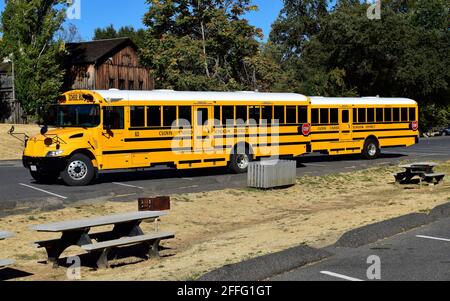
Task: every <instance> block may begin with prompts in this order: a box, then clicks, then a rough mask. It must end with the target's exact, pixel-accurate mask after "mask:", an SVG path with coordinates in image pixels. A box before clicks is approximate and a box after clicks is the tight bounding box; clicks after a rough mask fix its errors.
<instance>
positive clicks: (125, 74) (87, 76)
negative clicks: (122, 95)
mask: <svg viewBox="0 0 450 301" xmlns="http://www.w3.org/2000/svg"><path fill="white" fill-rule="evenodd" d="M138 61H139V60H138V55H137V53H136V51H135V50H134V49H133V48H132V47H126V48H124V49H122V50H121V51H119V52H117V53H116V54H115V55H114V56H113V57H112V58H111V60H108V61H106V62H104V63H103V64H102V65H100V66H98V67H97V68H95V67H94V65H81V66H72V67H71V68H70V71H69V72H70V76H69V77H70V78H69V85H68V86H69V87H68V88H69V89H87V90H93V89H98V90H107V89H110V88H115V89H120V88H122V89H124V90H139V89H142V90H153V89H154V82H153V78H152V76H151V72H150V71H149V70H148V69H146V68H143V67H140V66H139V62H138ZM121 83H122V87H121V86H120V85H121ZM111 84H112V86H111ZM131 85H132V86H131ZM141 85H142V86H141Z"/></svg>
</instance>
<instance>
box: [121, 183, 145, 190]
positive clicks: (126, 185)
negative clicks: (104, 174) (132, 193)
mask: <svg viewBox="0 0 450 301" xmlns="http://www.w3.org/2000/svg"><path fill="white" fill-rule="evenodd" d="M113 184H114V185H120V186H125V187H131V188H138V189H144V187H140V186H134V185H129V184H124V183H118V182H113Z"/></svg>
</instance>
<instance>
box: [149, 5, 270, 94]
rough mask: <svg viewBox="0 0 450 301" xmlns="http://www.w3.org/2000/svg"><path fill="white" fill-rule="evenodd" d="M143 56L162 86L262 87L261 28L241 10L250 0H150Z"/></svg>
mask: <svg viewBox="0 0 450 301" xmlns="http://www.w3.org/2000/svg"><path fill="white" fill-rule="evenodd" d="M147 2H148V3H149V4H150V9H149V11H148V12H147V14H146V15H145V17H144V24H145V25H146V26H147V28H148V29H147V35H146V41H145V47H144V49H143V51H142V61H143V62H144V63H145V64H146V65H147V66H149V67H150V68H152V69H153V70H154V75H155V82H156V85H157V86H158V87H159V88H173V89H177V90H238V89H249V90H254V89H258V88H259V87H258V79H257V75H258V70H257V69H258V67H257V66H256V65H255V64H257V63H259V62H260V60H258V59H256V56H257V55H258V53H259V51H260V48H259V47H260V45H259V42H258V40H257V39H258V38H261V37H262V34H261V30H260V29H257V28H255V27H254V26H251V25H250V24H249V23H248V21H247V20H246V19H244V18H242V16H243V15H244V14H245V13H246V12H248V11H251V10H255V9H256V7H255V6H253V5H251V1H250V0H204V1H199V0H168V1H165V0H164V1H163V0H148V1H147Z"/></svg>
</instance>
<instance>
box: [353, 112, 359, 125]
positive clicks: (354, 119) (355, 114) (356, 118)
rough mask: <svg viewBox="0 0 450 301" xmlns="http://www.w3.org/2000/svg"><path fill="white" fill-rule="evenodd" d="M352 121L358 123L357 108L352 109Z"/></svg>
mask: <svg viewBox="0 0 450 301" xmlns="http://www.w3.org/2000/svg"><path fill="white" fill-rule="evenodd" d="M353 123H358V109H353Z"/></svg>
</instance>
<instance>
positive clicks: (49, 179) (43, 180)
mask: <svg viewBox="0 0 450 301" xmlns="http://www.w3.org/2000/svg"><path fill="white" fill-rule="evenodd" d="M30 173H31V177H33V179H34V180H35V181H36V183H39V184H53V183H55V182H56V181H57V180H58V178H59V174H58V173H41V172H37V171H31V172H30Z"/></svg>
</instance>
